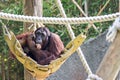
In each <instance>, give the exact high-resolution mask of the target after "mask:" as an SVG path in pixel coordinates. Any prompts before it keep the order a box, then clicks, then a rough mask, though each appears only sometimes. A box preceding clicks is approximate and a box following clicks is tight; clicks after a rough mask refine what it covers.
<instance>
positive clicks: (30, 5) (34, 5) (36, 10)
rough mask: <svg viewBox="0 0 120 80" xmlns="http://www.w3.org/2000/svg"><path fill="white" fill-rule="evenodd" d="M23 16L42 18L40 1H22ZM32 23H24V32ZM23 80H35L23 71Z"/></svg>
mask: <svg viewBox="0 0 120 80" xmlns="http://www.w3.org/2000/svg"><path fill="white" fill-rule="evenodd" d="M23 5H24V8H23V12H24V15H28V16H39V17H42V0H24V2H23ZM31 24H33V23H24V32H26V31H28V27H29V26H30V25H31ZM24 80H35V79H34V78H33V77H32V75H31V74H30V73H29V72H28V71H27V70H26V69H24Z"/></svg>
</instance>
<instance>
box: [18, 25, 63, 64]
mask: <svg viewBox="0 0 120 80" xmlns="http://www.w3.org/2000/svg"><path fill="white" fill-rule="evenodd" d="M19 36H20V35H19ZM17 39H18V40H19V41H20V43H21V45H22V47H23V50H24V52H25V53H26V54H27V55H28V56H30V57H31V58H33V59H34V60H35V61H37V63H38V64H41V65H48V64H49V63H50V62H51V61H52V60H55V59H56V58H58V57H60V54H61V53H62V51H63V50H64V45H63V43H62V41H61V39H60V37H59V36H58V35H57V34H55V33H52V32H50V31H49V29H48V28H46V27H40V28H38V29H37V30H36V31H35V32H34V33H26V34H24V36H23V37H22V38H20V37H17Z"/></svg>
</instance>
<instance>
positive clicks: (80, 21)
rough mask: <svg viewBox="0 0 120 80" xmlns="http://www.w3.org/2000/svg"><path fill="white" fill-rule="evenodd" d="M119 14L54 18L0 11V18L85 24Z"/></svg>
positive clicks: (108, 18)
mask: <svg viewBox="0 0 120 80" xmlns="http://www.w3.org/2000/svg"><path fill="white" fill-rule="evenodd" d="M118 16H120V13H114V14H109V15H103V16H93V17H79V18H56V17H36V16H24V15H15V14H8V13H3V12H0V18H1V19H7V20H14V21H23V22H36V23H39V22H40V23H45V24H68V23H69V24H85V23H95V22H104V21H111V20H114V19H115V18H117V17H118Z"/></svg>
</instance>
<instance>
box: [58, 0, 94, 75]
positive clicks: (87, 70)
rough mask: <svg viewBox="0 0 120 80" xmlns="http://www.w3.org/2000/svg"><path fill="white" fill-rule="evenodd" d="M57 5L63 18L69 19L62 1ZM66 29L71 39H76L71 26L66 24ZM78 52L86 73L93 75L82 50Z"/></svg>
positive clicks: (79, 49)
mask: <svg viewBox="0 0 120 80" xmlns="http://www.w3.org/2000/svg"><path fill="white" fill-rule="evenodd" d="M56 3H57V5H58V8H59V10H60V13H61V14H62V16H63V17H64V18H67V16H66V14H65V11H64V9H63V7H62V3H61V1H60V0H57V2H56ZM66 28H67V30H68V32H69V35H70V37H71V39H74V38H75V35H74V32H73V30H72V28H71V26H70V24H66ZM77 52H78V55H79V57H80V60H81V61H82V63H83V66H84V68H85V70H86V72H87V73H88V74H92V71H91V69H90V67H89V66H88V64H87V61H86V59H85V57H84V55H83V52H82V50H81V48H78V50H77Z"/></svg>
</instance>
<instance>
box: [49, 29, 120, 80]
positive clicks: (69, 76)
mask: <svg viewBox="0 0 120 80" xmlns="http://www.w3.org/2000/svg"><path fill="white" fill-rule="evenodd" d="M106 32H107V31H106ZM106 32H104V33H102V34H101V35H99V36H98V37H96V38H94V39H89V40H88V41H86V42H85V43H84V44H83V45H82V46H81V49H82V51H83V53H84V55H85V57H86V60H87V61H88V64H89V66H90V68H91V70H92V71H93V73H95V72H96V70H97V68H98V66H99V64H100V62H101V60H102V59H103V57H104V55H105V53H106V51H107V49H108V48H109V45H110V43H108V42H107V41H106V38H105V36H106ZM86 77H87V73H86V72H85V69H84V67H83V65H82V63H81V61H80V58H79V57H78V54H77V53H74V54H73V55H72V56H71V57H70V58H69V59H68V60H67V61H66V62H65V63H64V64H63V65H62V66H61V68H60V69H59V70H58V71H57V72H56V73H54V74H52V75H51V76H50V77H49V78H48V79H47V80H85V79H86ZM119 77H120V75H119ZM119 79H120V78H119ZM119 79H117V80H119Z"/></svg>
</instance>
